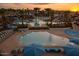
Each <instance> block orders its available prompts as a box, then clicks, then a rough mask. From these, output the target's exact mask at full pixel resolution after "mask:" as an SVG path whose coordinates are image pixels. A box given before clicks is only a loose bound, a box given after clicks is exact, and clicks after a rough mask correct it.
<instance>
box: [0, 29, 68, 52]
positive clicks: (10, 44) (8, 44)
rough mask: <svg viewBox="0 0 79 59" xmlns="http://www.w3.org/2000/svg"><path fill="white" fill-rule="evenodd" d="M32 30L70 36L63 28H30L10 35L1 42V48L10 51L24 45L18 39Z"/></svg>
mask: <svg viewBox="0 0 79 59" xmlns="http://www.w3.org/2000/svg"><path fill="white" fill-rule="evenodd" d="M32 31H41V32H44V31H47V32H49V33H52V34H55V35H59V36H62V37H66V38H67V37H68V36H67V35H66V34H64V32H63V31H64V30H63V29H61V28H60V29H59V28H58V29H56V28H55V29H54V28H53V29H51V30H28V31H26V32H16V33H15V34H13V35H12V36H11V37H9V38H8V39H6V40H5V41H4V42H2V43H1V44H0V49H2V50H3V51H5V52H10V51H11V50H12V49H15V48H18V47H22V45H21V44H20V42H19V40H18V39H19V37H20V36H21V35H24V34H27V33H29V32H32Z"/></svg>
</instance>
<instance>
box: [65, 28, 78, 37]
mask: <svg viewBox="0 0 79 59" xmlns="http://www.w3.org/2000/svg"><path fill="white" fill-rule="evenodd" d="M64 32H65V33H66V34H67V35H71V36H76V35H79V31H74V30H71V29H65V30H64Z"/></svg>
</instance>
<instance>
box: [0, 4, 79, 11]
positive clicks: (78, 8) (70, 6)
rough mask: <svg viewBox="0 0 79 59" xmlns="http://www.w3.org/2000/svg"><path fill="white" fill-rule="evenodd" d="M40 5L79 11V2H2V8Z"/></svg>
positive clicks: (42, 7)
mask: <svg viewBox="0 0 79 59" xmlns="http://www.w3.org/2000/svg"><path fill="white" fill-rule="evenodd" d="M34 7H39V8H41V9H44V8H52V9H55V10H75V11H79V3H70V4H69V3H52V4H49V3H43V4H39V3H38V4H34V3H31V4H30V3H28V4H27V3H0V8H15V9H16V8H30V9H33V8H34Z"/></svg>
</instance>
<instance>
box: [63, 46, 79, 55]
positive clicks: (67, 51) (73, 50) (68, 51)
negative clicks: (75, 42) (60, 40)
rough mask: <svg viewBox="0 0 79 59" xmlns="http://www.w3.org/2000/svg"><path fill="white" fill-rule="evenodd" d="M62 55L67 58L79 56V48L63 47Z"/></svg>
mask: <svg viewBox="0 0 79 59" xmlns="http://www.w3.org/2000/svg"><path fill="white" fill-rule="evenodd" d="M64 54H65V55H67V56H79V47H77V46H72V45H70V46H64Z"/></svg>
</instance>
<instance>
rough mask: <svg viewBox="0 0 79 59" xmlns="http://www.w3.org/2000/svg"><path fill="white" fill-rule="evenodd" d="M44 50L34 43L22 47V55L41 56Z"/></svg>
mask: <svg viewBox="0 0 79 59" xmlns="http://www.w3.org/2000/svg"><path fill="white" fill-rule="evenodd" d="M44 52H45V51H44V49H43V48H42V47H41V46H39V45H35V44H32V45H29V46H28V47H24V49H23V55H24V56H41V55H43V53H44Z"/></svg>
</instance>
